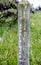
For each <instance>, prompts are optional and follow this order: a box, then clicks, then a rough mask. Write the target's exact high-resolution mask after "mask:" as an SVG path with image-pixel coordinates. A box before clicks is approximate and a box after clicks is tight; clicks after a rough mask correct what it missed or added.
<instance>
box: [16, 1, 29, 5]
mask: <svg viewBox="0 0 41 65" xmlns="http://www.w3.org/2000/svg"><path fill="white" fill-rule="evenodd" d="M16 1H17V2H18V3H19V2H27V3H29V4H30V2H29V1H28V0H16Z"/></svg>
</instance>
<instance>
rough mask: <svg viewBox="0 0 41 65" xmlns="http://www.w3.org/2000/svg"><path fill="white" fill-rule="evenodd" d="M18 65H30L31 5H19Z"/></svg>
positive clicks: (24, 3) (24, 2)
mask: <svg viewBox="0 0 41 65" xmlns="http://www.w3.org/2000/svg"><path fill="white" fill-rule="evenodd" d="M18 38H19V39H18V47H19V48H18V65H29V44H30V4H29V3H28V2H27V1H21V2H19V3H18Z"/></svg>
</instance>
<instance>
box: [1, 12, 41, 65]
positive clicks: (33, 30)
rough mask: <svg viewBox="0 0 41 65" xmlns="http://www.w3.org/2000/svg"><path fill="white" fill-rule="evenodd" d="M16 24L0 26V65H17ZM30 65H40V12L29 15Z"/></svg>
mask: <svg viewBox="0 0 41 65" xmlns="http://www.w3.org/2000/svg"><path fill="white" fill-rule="evenodd" d="M17 58H18V24H17V23H16V24H15V23H14V24H12V25H11V27H9V25H7V24H4V25H3V24H2V25H1V24H0V65H17V64H18V60H17ZM30 65H41V11H36V12H35V14H32V13H31V14H30Z"/></svg>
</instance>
